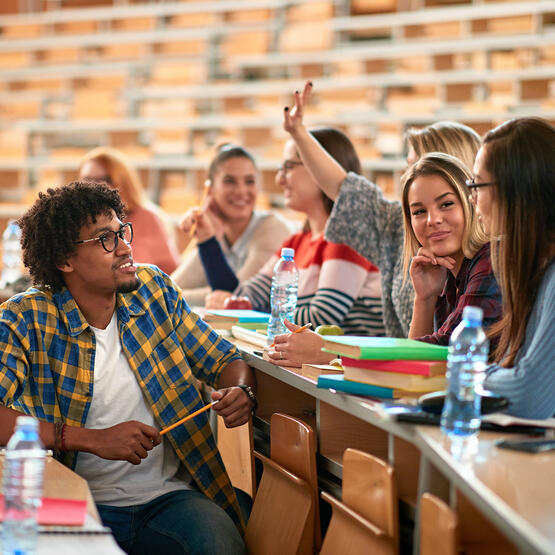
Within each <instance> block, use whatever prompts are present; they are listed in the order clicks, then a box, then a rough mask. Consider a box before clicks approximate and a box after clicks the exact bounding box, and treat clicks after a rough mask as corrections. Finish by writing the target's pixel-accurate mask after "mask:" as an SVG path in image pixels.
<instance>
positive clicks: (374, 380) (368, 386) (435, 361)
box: [317, 336, 448, 399]
mask: <svg viewBox="0 0 555 555" xmlns="http://www.w3.org/2000/svg"><path fill="white" fill-rule="evenodd" d="M324 351H327V352H330V353H335V354H337V355H340V356H341V363H342V366H343V373H342V374H339V373H338V374H329V373H327V374H321V375H320V376H318V382H317V383H318V387H322V388H330V389H335V390H337V391H344V392H346V393H353V394H357V395H371V396H375V397H383V398H387V399H395V398H399V397H415V396H420V395H422V394H423V393H428V392H430V391H441V390H442V389H445V387H446V380H445V371H446V368H447V364H446V360H447V351H448V349H447V347H442V346H439V345H432V344H430V343H424V342H421V341H414V340H412V339H396V338H383V337H358V336H345V337H342V336H333V337H327V338H325V341H324Z"/></svg>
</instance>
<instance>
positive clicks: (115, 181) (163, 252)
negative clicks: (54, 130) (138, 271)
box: [79, 146, 179, 274]
mask: <svg viewBox="0 0 555 555" xmlns="http://www.w3.org/2000/svg"><path fill="white" fill-rule="evenodd" d="M79 177H81V178H85V179H92V180H93V181H103V182H105V183H107V184H108V185H109V186H110V187H113V188H114V189H117V190H118V192H119V194H120V197H121V200H122V201H123V203H124V204H125V209H126V216H125V221H130V222H132V223H133V234H134V235H133V257H134V260H135V262H143V263H146V264H155V265H156V266H158V267H159V268H160V269H161V270H162V271H164V272H166V273H168V274H169V273H171V272H173V271H174V270H175V268H176V267H177V264H178V262H179V253H178V252H177V248H176V246H175V241H174V238H173V236H172V235H171V234H170V232H169V229H171V225H169V224H168V225H166V223H165V222H164V218H165V214H164V213H163V212H162V210H161V209H160V208H159V207H158V206H156V205H155V204H154V203H152V202H150V201H149V200H148V199H147V198H146V195H145V192H144V190H143V186H142V185H141V181H140V179H139V175H138V173H137V172H136V171H135V169H134V168H133V167H132V166H131V164H130V163H129V161H128V160H127V159H126V157H125V156H124V155H123V154H122V153H121V152H119V151H118V150H116V149H115V148H111V147H105V146H101V147H98V148H95V149H93V150H91V151H89V152H87V154H85V156H84V157H83V160H82V161H81V165H80V167H79Z"/></svg>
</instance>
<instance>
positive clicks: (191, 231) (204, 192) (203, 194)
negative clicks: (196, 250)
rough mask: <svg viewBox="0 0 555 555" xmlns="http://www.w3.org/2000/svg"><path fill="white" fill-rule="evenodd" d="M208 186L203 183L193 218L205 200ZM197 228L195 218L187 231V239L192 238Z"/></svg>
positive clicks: (196, 215) (196, 216)
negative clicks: (197, 207)
mask: <svg viewBox="0 0 555 555" xmlns="http://www.w3.org/2000/svg"><path fill="white" fill-rule="evenodd" d="M209 188H210V186H209V185H207V184H206V183H205V184H204V190H203V191H202V196H201V197H200V203H199V206H200V209H198V210H195V218H198V214H199V213H200V211H201V209H202V205H203V204H204V201H205V200H206V196H207V195H208V189H209ZM196 230H197V220H196V219H195V221H194V222H193V225H192V226H191V229H190V231H189V239H192V238H193V235H194V234H195V231H196Z"/></svg>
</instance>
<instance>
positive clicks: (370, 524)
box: [320, 449, 399, 555]
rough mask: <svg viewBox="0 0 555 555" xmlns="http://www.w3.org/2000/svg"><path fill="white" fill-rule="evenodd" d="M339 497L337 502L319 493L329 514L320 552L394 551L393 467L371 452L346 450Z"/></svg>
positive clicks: (395, 503)
mask: <svg viewBox="0 0 555 555" xmlns="http://www.w3.org/2000/svg"><path fill="white" fill-rule="evenodd" d="M342 497H343V501H342V502H341V501H338V500H337V499H335V498H333V497H332V496H331V495H329V494H327V493H324V492H323V493H322V499H325V500H326V501H328V502H329V503H330V504H331V506H332V511H333V514H332V517H331V521H330V525H329V526H328V530H327V532H326V537H325V538H324V543H323V545H322V551H321V552H320V553H321V554H322V555H332V554H334V553H341V554H342V555H343V554H345V555H350V554H351V553H352V554H353V555H354V554H357V553H372V554H376V555H382V554H383V555H394V554H396V553H398V550H399V524H398V509H397V506H398V499H397V486H396V482H395V476H394V471H393V468H392V467H391V466H390V465H389V464H387V463H386V462H384V461H382V460H381V459H378V458H377V457H374V456H373V455H369V454H368V453H364V452H363V451H358V450H357V449H347V450H346V451H345V453H344V455H343V489H342Z"/></svg>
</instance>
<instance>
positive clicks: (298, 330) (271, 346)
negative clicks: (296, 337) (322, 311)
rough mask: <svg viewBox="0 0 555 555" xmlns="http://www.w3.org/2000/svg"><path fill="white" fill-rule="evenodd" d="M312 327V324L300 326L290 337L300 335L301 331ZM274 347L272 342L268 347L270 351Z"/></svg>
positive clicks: (274, 344)
mask: <svg viewBox="0 0 555 555" xmlns="http://www.w3.org/2000/svg"><path fill="white" fill-rule="evenodd" d="M311 327H312V322H309V323H308V324H305V325H304V326H301V327H300V328H297V329H296V330H295V331H293V332H291V335H293V334H294V333H300V332H301V331H304V330H307V329H308V328H311ZM275 346H276V343H275V342H273V343H272V344H271V345H270V347H269V348H270V349H273V348H274V347H275Z"/></svg>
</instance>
